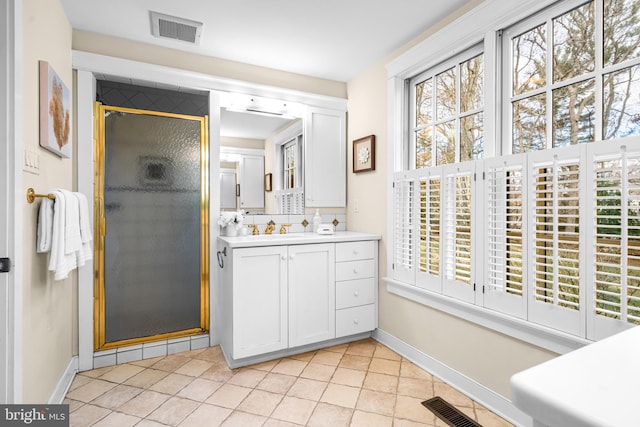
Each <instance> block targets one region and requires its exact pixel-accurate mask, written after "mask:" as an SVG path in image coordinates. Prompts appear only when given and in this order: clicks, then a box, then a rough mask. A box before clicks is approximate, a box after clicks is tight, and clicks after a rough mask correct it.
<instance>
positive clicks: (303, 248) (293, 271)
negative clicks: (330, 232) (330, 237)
mask: <svg viewBox="0 0 640 427" xmlns="http://www.w3.org/2000/svg"><path fill="white" fill-rule="evenodd" d="M335 301H336V298H335V244H332V243H326V244H314V245H300V246H289V346H290V347H296V346H300V345H305V344H309V343H313V342H318V341H323V340H327V339H331V338H334V337H335V307H336V303H335Z"/></svg>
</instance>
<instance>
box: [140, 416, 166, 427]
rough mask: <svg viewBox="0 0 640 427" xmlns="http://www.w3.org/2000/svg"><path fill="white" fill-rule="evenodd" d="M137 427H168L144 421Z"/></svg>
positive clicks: (155, 422)
mask: <svg viewBox="0 0 640 427" xmlns="http://www.w3.org/2000/svg"><path fill="white" fill-rule="evenodd" d="M136 427H166V424H160V423H159V422H157V421H153V420H148V419H146V418H145V419H144V420H142V421H140V422H139V423H138V424H136Z"/></svg>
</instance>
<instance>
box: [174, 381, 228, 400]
mask: <svg viewBox="0 0 640 427" xmlns="http://www.w3.org/2000/svg"><path fill="white" fill-rule="evenodd" d="M223 384H224V383H222V382H218V381H211V380H205V379H202V378H196V379H195V380H193V382H191V383H190V384H188V385H187V386H186V387H185V388H183V389H182V390H180V392H178V394H177V396H180V397H184V398H185V399H191V400H195V401H196V402H204V401H205V400H207V399H208V398H209V397H210V396H211V395H212V394H213V393H214V392H215V391H216V390H218V389H219V388H220V387H222V385H223Z"/></svg>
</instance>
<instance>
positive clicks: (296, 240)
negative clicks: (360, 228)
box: [218, 231, 381, 248]
mask: <svg viewBox="0 0 640 427" xmlns="http://www.w3.org/2000/svg"><path fill="white" fill-rule="evenodd" d="M380 238H381V236H380V235H379V234H371V233H359V232H356V231H336V232H335V233H334V234H317V233H289V234H277V233H274V234H258V235H256V236H254V235H248V236H236V237H227V236H220V237H218V240H220V241H222V242H225V243H227V244H228V245H229V247H231V248H248V247H253V246H274V245H303V244H308V243H337V242H355V241H360V240H380Z"/></svg>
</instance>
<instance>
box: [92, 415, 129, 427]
mask: <svg viewBox="0 0 640 427" xmlns="http://www.w3.org/2000/svg"><path fill="white" fill-rule="evenodd" d="M139 422H140V418H138V417H134V416H133V415H127V414H123V413H121V412H112V413H110V414H109V415H107V416H106V417H104V418H103V419H101V420H100V421H98V422H97V423H95V424H93V426H92V427H114V426H118V427H131V426H134V425H136V424H138V423H139Z"/></svg>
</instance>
